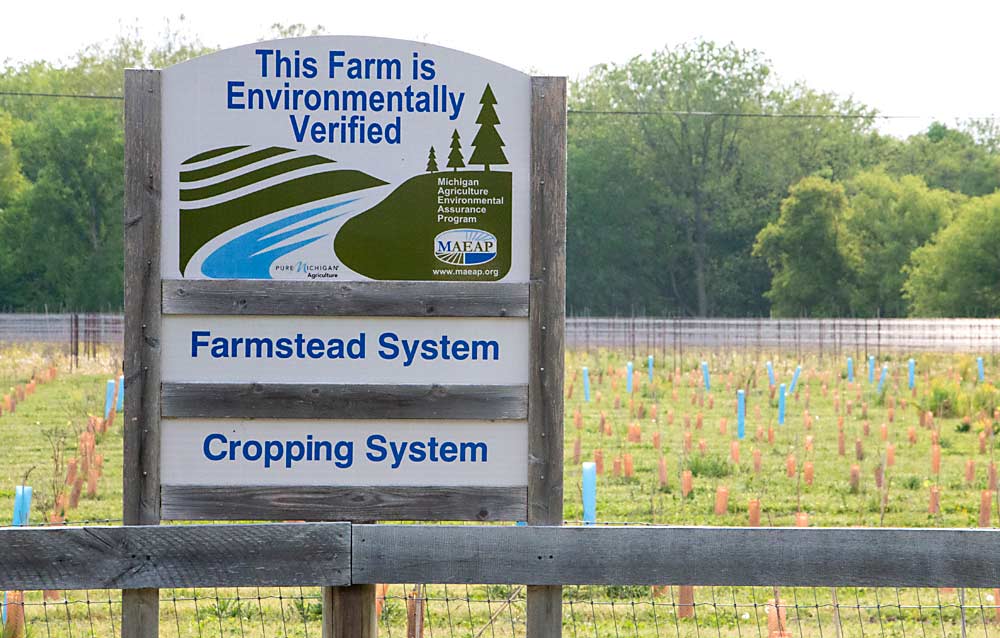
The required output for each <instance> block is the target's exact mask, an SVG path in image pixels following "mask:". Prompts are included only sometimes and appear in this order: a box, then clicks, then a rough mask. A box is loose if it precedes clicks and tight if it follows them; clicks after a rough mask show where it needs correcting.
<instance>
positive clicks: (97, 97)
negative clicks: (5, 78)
mask: <svg viewBox="0 0 1000 638" xmlns="http://www.w3.org/2000/svg"><path fill="white" fill-rule="evenodd" d="M0 95H9V96H13V97H55V98H70V99H77V100H124V99H125V98H124V97H122V96H121V95H87V94H85V93H31V92H28V91H0Z"/></svg>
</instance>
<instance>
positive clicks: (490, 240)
mask: <svg viewBox="0 0 1000 638" xmlns="http://www.w3.org/2000/svg"><path fill="white" fill-rule="evenodd" d="M434 256H435V257H437V258H438V259H439V260H441V261H443V262H444V263H446V264H456V265H459V266H472V265H476V264H485V263H486V262H489V261H493V258H494V257H496V256H497V238H496V237H495V236H494V235H493V234H492V233H488V232H486V231H484V230H475V229H472V228H461V229H459V230H446V231H445V232H443V233H441V234H440V235H438V236H437V237H435V238H434Z"/></svg>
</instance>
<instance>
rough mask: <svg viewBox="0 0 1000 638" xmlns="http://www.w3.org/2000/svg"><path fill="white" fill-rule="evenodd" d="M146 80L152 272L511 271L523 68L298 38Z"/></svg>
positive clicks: (390, 44)
mask: <svg viewBox="0 0 1000 638" xmlns="http://www.w3.org/2000/svg"><path fill="white" fill-rule="evenodd" d="M162 84H163V105H162V145H163V155H162V157H163V163H162V169H161V170H162V172H161V180H162V185H163V189H162V200H161V210H162V215H163V222H162V236H161V256H162V261H161V268H162V274H163V277H164V278H169V279H278V280H322V281H366V280H409V281H463V282H496V281H503V282H510V283H514V282H526V281H528V279H529V264H530V209H531V198H530V184H529V173H530V153H529V151H530V142H531V136H530V110H531V78H530V76H528V75H526V74H524V73H521V72H520V71H517V70H515V69H512V68H510V67H507V66H504V65H502V64H499V63H496V62H493V61H490V60H487V59H484V58H481V57H478V56H475V55H471V54H467V53H463V52H460V51H456V50H453V49H448V48H445V47H440V46H435V45H430V44H425V43H421V42H410V41H406V40H396V39H386V38H371V37H361V36H312V37H305V38H292V39H283V40H272V41H268V42H260V43H254V44H248V45H244V46H239V47H235V48H231V49H226V50H223V51H219V52H216V53H212V54H209V55H206V56H202V57H200V58H196V59H193V60H190V61H187V62H184V63H181V64H178V65H175V66H173V67H170V68H168V69H165V70H163V71H162ZM373 247H375V249H373Z"/></svg>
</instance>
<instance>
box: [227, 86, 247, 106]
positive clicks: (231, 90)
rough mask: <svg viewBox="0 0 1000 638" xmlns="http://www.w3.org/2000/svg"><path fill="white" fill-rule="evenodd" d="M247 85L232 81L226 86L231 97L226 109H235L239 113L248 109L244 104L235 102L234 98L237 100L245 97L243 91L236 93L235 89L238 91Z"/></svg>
mask: <svg viewBox="0 0 1000 638" xmlns="http://www.w3.org/2000/svg"><path fill="white" fill-rule="evenodd" d="M245 85H246V82H238V81H236V80H230V81H229V82H227V83H226V86H227V95H228V96H229V99H228V101H227V103H226V108H228V109H234V110H237V111H242V110H243V109H245V108H246V105H244V104H237V103H236V102H235V101H234V98H236V97H243V91H236V90H235V89H237V88H239V87H241V86H245Z"/></svg>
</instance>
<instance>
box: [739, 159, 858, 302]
mask: <svg viewBox="0 0 1000 638" xmlns="http://www.w3.org/2000/svg"><path fill="white" fill-rule="evenodd" d="M846 210H847V195H846V194H845V193H844V187H843V186H842V185H840V184H835V183H833V182H830V181H829V180H826V179H823V178H821V177H807V178H805V179H803V180H802V181H800V182H799V183H797V184H796V185H795V186H793V187H792V188H791V189H790V190H789V194H788V197H787V198H786V199H785V200H784V201H783V202H782V203H781V214H780V215H779V216H778V219H777V220H776V221H774V222H772V223H770V224H768V225H767V226H766V227H764V229H763V230H761V231H760V234H758V235H757V242H756V243H755V245H754V249H753V250H754V254H756V255H759V256H760V257H763V258H764V259H765V260H766V261H767V265H768V266H769V267H770V268H771V271H772V272H773V273H774V276H773V277H772V279H771V289H770V290H768V291H767V297H768V299H770V300H771V309H772V312H773V313H774V314H775V315H777V316H782V317H804V316H812V317H829V316H839V315H841V314H843V313H844V312H845V311H846V310H847V307H848V303H847V301H848V299H847V294H846V293H845V285H844V284H845V282H846V281H847V279H848V267H847V263H846V260H845V259H844V256H843V255H842V253H841V250H840V238H839V237H838V226H839V224H840V222H841V220H842V219H843V217H844V215H845V212H846Z"/></svg>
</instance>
